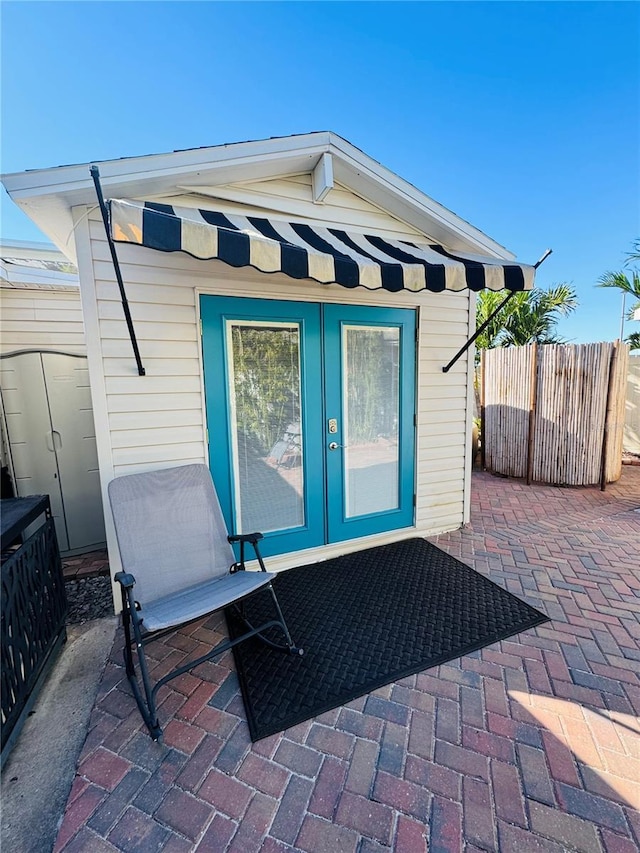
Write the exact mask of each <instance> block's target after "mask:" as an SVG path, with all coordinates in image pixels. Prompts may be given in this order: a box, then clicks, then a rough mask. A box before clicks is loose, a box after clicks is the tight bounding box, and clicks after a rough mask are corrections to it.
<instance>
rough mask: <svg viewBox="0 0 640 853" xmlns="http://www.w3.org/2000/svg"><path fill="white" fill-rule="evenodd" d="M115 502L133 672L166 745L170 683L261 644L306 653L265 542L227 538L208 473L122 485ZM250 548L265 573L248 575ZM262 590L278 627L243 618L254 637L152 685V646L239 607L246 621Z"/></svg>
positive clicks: (167, 473)
mask: <svg viewBox="0 0 640 853" xmlns="http://www.w3.org/2000/svg"><path fill="white" fill-rule="evenodd" d="M109 500H110V503H111V509H112V512H113V518H114V522H115V527H116V534H117V537H118V547H119V549H120V557H121V560H122V566H123V571H121V572H118V573H117V574H116V576H115V580H116V581H118V583H119V584H120V587H121V592H122V619H123V625H124V636H125V646H124V660H125V666H126V672H127V676H128V678H129V682H130V684H131V688H132V690H133V695H134V696H135V699H136V702H137V703H138V707H139V709H140V713H141V714H142V717H143V719H144V721H145V723H146V724H147V727H148V729H149V731H150V733H151V736H152V737H153V739H154V740H158V739H159V738H161V737H162V729H161V727H160V723H159V721H158V714H157V710H156V696H157V693H158V690H159V689H160V687H162V685H163V684H166V683H167V682H168V681H170V680H171V679H173V678H176V677H177V676H179V675H182V674H183V673H185V672H187V671H189V670H190V669H193V668H194V667H197V666H199V665H200V664H201V663H204V662H205V661H208V660H211V659H212V658H214V657H216V656H217V655H220V654H222V653H223V652H225V651H227V649H230V648H231V647H232V646H235V645H237V644H238V643H241V642H242V641H243V640H247V639H248V638H249V637H254V636H258V637H260V639H261V640H262V641H263V642H265V643H267V644H268V645H270V646H272V647H273V648H277V649H280V650H282V651H286V652H289V653H291V654H302V653H303V652H302V649H299V648H297V647H296V646H295V645H294V644H293V640H292V639H291V635H290V634H289V629H288V628H287V625H286V623H285V621H284V617H283V615H282V611H281V610H280V605H279V604H278V600H277V598H276V595H275V592H274V590H273V587H272V585H271V582H272V580H273V578H274V577H275V574H273V573H270V572H267V570H266V568H265V565H264V562H263V560H262V556H261V555H260V551H259V548H258V542H259V540H260V539H262V538H263V537H262V534H261V533H249V534H245V535H240V536H227V530H226V527H225V523H224V519H223V517H222V512H221V510H220V504H219V503H218V497H217V495H216V493H215V490H214V487H213V482H212V480H211V474H210V473H209V469H208V468H207V467H206V465H185V466H183V467H180V468H168V469H164V470H161V471H151V472H148V473H144V474H131V475H128V476H125V477H117V478H116V479H115V480H113V481H112V482H111V483H109ZM233 542H238V543H239V545H240V561H239V562H236V560H235V555H234V553H233V549H232V547H231V543H233ZM246 543H249V544H251V545H252V546H253V548H254V551H255V554H256V557H257V559H258V563H259V565H260V569H261V571H259V572H253V571H245V544H246ZM263 589H266V590H269V592H270V593H271V596H272V599H273V605H274V611H275V613H274V618H273V619H271V620H270V621H268V622H265V623H264V624H262V625H259V626H258V627H255V626H253V625H251V624H250V623H249V622H248V621H247V620H246V619H244V617H243V621H244V623H245V625H246V627H247V631H246V633H244V634H242V636H240V637H237V638H236V639H235V640H224V641H223V642H221V643H220V644H219V645H217V646H216V647H215V648H213V649H212V650H211V651H210V652H208V653H207V654H206V655H202V656H201V657H199V658H196V659H195V660H191V661H189V662H188V663H187V664H185V665H184V666H179V667H177V668H176V669H174V670H172V671H171V672H169V673H168V674H167V675H164V676H163V677H162V678H160V679H159V680H158V681H157V682H156V683H155V685H152V684H151V679H150V677H149V667H148V665H147V660H146V656H145V646H146V645H147V644H148V643H150V642H152V641H153V640H155V639H158V638H159V637H162V636H164V635H166V634H168V633H170V632H172V631H174V630H176V628H178V627H179V626H181V625H184V624H186V623H188V622H192V621H193V620H195V619H199V618H200V617H201V616H205V615H207V614H209V613H213V612H215V611H216V610H221V609H222V608H224V607H228V606H229V605H233V606H235V607H236V608H237V610H238V612H239V613H240V615H241V616H242V610H243V608H242V604H241V602H242V601H243V600H244V599H246V598H247V597H248V596H250V595H253V594H254V593H255V592H257V591H258V590H263ZM275 626H277V627H278V628H280V630H281V631H282V633H283V634H284V637H285V642H284V643H282V644H280V643H276V642H274V641H273V640H271V639H269V638H267V637H266V636H264V634H263V633H262V632H264V631H265V630H266V629H267V628H272V627H275ZM132 629H133V638H132V636H131V631H132ZM133 644H135V647H136V651H137V654H138V662H139V667H140V676H141V678H142V690H141V689H140V685H139V684H138V679H137V677H136V672H135V667H134V657H133V652H132V646H133Z"/></svg>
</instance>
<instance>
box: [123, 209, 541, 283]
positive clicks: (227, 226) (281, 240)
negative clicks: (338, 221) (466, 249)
mask: <svg viewBox="0 0 640 853" xmlns="http://www.w3.org/2000/svg"><path fill="white" fill-rule="evenodd" d="M110 209H111V232H112V236H113V239H114V240H116V241H118V242H125V243H137V244H139V245H141V246H146V247H147V248H149V249H158V250H160V251H162V252H187V253H188V254H190V255H193V256H194V257H196V258H199V259H201V260H208V259H213V258H216V259H218V260H220V261H224V263H226V264H229V265H230V266H233V267H246V266H251V267H255V268H256V269H258V270H260V271H262V272H269V273H271V272H282V273H284V274H285V275H287V276H289V277H290V278H295V279H313V280H315V281H318V282H320V283H322V284H339V285H342V287H366V288H368V289H369V290H378V289H380V288H382V289H384V290H388V291H390V292H396V291H400V290H411V291H414V292H417V291H420V290H431V291H433V292H439V291H443V290H463V289H464V288H466V287H468V288H469V289H470V290H475V291H478V290H482V289H483V288H488V289H489V290H502V289H505V288H506V289H507V290H530V289H531V288H532V287H533V277H534V268H533V267H532V266H529V265H527V264H519V263H514V262H508V261H500V260H497V259H495V258H489V257H485V256H482V255H470V254H467V253H461V252H450V251H448V250H447V249H445V248H444V247H443V246H438V245H433V244H428V245H427V244H424V245H423V244H419V243H413V242H408V241H404V240H393V239H389V238H386V237H376V236H374V235H367V234H359V233H356V232H353V231H349V232H347V231H343V230H341V229H339V228H327V227H324V226H321V225H315V224H314V225H313V226H311V225H305V224H302V223H295V222H284V221H281V220H277V219H263V218H261V217H258V216H241V215H238V214H232V213H226V214H225V213H218V212H216V211H213V210H196V209H195V208H190V207H178V206H174V205H168V204H159V203H156V202H149V201H147V202H134V201H126V200H120V199H112V200H111V202H110Z"/></svg>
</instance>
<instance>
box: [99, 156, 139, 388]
mask: <svg viewBox="0 0 640 853" xmlns="http://www.w3.org/2000/svg"><path fill="white" fill-rule="evenodd" d="M89 171H90V172H91V177H92V178H93V183H94V186H95V188H96V195H97V196H98V204H99V205H100V212H101V213H102V221H103V223H104V230H105V233H106V235H107V242H108V244H109V250H110V252H111V260H112V261H113V268H114V270H115V273H116V279H117V282H118V288H119V290H120V299H121V301H122V308H123V310H124V318H125V320H126V321H127V328H128V329H129V337H130V338H131V346H132V347H133V354H134V355H135V358H136V364H137V365H138V375H139V376H145V369H144V367H143V366H142V361H141V359H140V350H139V349H138V341H137V340H136V332H135V329H134V328H133V320H132V319H131V311H129V302H128V301H127V294H126V293H125V289H124V282H123V281H122V273H121V272H120V264H119V263H118V256H117V255H116V247H115V244H114V242H113V238H112V236H111V230H110V228H109V211H108V210H107V205H106V204H105V200H104V196H103V194H102V185H101V184H100V171H99V169H98V167H97V166H91V167H90V168H89Z"/></svg>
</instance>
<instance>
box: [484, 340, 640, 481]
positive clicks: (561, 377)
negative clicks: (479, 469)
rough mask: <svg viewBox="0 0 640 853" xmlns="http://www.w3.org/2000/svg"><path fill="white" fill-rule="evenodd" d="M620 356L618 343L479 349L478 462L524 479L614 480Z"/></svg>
mask: <svg viewBox="0 0 640 853" xmlns="http://www.w3.org/2000/svg"><path fill="white" fill-rule="evenodd" d="M628 354H629V348H628V346H626V344H620V343H619V342H616V343H600V344H580V345H564V344H563V345H560V344H558V345H556V344H545V345H543V346H541V345H536V344H531V345H529V346H525V347H507V348H500V349H492V350H484V351H483V352H482V360H481V365H480V402H481V420H482V425H481V434H482V452H483V467H485V468H486V469H487V470H489V471H493V472H494V473H496V474H504V475H506V476H508V477H526V479H527V483H531V482H540V483H554V484H558V485H571V486H586V485H594V484H597V483H599V484H600V486H601V488H603V489H604V486H605V484H606V483H612V482H614V481H615V480H617V479H618V478H619V477H620V474H621V470H622V439H623V428H624V418H625V384H626V377H627V363H628Z"/></svg>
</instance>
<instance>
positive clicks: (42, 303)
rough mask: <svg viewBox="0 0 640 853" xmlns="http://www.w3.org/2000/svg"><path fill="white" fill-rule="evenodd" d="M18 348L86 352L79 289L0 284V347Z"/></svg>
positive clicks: (4, 348) (3, 350) (8, 349)
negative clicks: (34, 287) (33, 288)
mask: <svg viewBox="0 0 640 853" xmlns="http://www.w3.org/2000/svg"><path fill="white" fill-rule="evenodd" d="M20 349H59V350H63V351H65V352H72V353H84V352H86V345H85V335H84V325H83V322H82V308H81V305H80V295H79V293H78V292H77V291H72V292H69V291H60V292H56V291H51V290H47V291H39V290H27V289H24V288H10V287H3V288H0V351H1V352H12V351H13V350H20Z"/></svg>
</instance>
